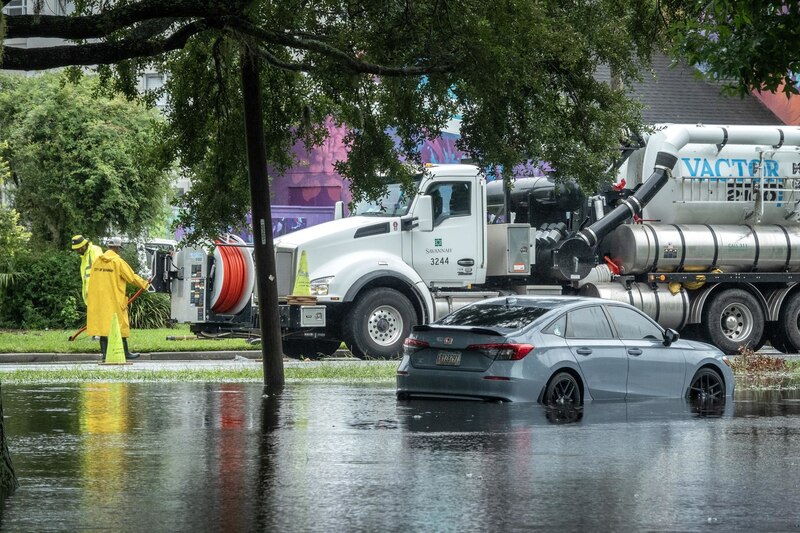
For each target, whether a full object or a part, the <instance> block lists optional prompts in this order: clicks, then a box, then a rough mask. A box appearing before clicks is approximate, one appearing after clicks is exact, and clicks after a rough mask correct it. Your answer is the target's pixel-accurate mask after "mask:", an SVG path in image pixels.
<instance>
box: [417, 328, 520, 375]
mask: <svg viewBox="0 0 800 533" xmlns="http://www.w3.org/2000/svg"><path fill="white" fill-rule="evenodd" d="M414 338H415V339H416V340H417V341H422V342H425V343H427V344H428V345H427V346H424V347H418V349H417V350H416V351H414V352H413V353H411V354H410V356H409V359H410V363H411V366H412V367H414V368H420V369H422V368H424V369H436V370H448V371H463V372H484V371H486V369H488V368H489V367H490V366H491V365H492V363H493V362H494V357H493V356H492V355H491V350H486V349H482V348H476V347H479V346H487V345H497V344H502V343H504V342H506V336H505V335H504V334H503V333H500V332H498V331H495V330H491V329H487V328H474V327H454V326H433V325H430V326H417V327H416V328H415V329H414Z"/></svg>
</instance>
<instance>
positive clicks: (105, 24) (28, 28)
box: [6, 0, 246, 39]
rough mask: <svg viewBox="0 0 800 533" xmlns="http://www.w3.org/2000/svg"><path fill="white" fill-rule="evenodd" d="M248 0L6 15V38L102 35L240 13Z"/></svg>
mask: <svg viewBox="0 0 800 533" xmlns="http://www.w3.org/2000/svg"><path fill="white" fill-rule="evenodd" d="M245 3H246V2H243V1H241V0H236V1H224V0H210V1H203V0H171V1H168V2H165V1H164V0H141V1H139V2H134V3H131V4H126V5H122V6H118V7H111V8H109V9H107V10H105V11H103V12H102V13H98V14H96V15H80V16H75V15H71V16H53V15H18V16H13V17H6V39H16V38H29V37H51V38H60V39H99V38H102V37H106V36H108V35H111V34H113V33H114V32H116V31H119V30H122V29H124V28H127V27H129V26H131V25H132V24H136V23H138V22H143V21H147V20H153V19H164V18H179V19H191V18H214V17H220V16H224V15H230V14H231V13H240V12H241V9H242V5H243V4H245Z"/></svg>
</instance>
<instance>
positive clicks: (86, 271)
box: [81, 242, 103, 305]
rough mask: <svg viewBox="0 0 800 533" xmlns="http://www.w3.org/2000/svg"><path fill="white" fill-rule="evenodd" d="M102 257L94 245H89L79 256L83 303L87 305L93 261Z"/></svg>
mask: <svg viewBox="0 0 800 533" xmlns="http://www.w3.org/2000/svg"><path fill="white" fill-rule="evenodd" d="M101 255H103V249H102V248H100V247H99V246H97V245H96V244H92V243H91V242H90V243H89V246H87V247H86V251H85V252H84V254H83V255H82V256H81V282H82V283H83V303H85V304H86V305H89V276H90V275H91V273H92V265H93V264H94V262H95V260H96V259H97V258H98V257H100V256H101Z"/></svg>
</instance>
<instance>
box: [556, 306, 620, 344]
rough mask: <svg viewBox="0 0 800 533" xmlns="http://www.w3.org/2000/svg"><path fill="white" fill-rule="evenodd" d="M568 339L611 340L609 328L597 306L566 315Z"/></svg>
mask: <svg viewBox="0 0 800 533" xmlns="http://www.w3.org/2000/svg"><path fill="white" fill-rule="evenodd" d="M566 333H567V334H566V337H567V338H568V339H612V338H614V335H613V334H612V333H611V326H609V325H608V319H606V314H605V313H604V312H603V310H602V309H601V308H600V307H599V306H592V307H581V308H580V309H575V310H574V311H570V312H569V313H567V332H566Z"/></svg>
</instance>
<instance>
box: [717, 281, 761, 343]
mask: <svg viewBox="0 0 800 533" xmlns="http://www.w3.org/2000/svg"><path fill="white" fill-rule="evenodd" d="M703 327H704V329H705V334H706V335H707V337H708V339H709V342H711V344H713V345H714V346H716V347H717V348H719V349H720V350H722V351H723V352H725V353H727V354H728V355H734V354H737V353H739V347H741V346H750V348H755V347H756V346H758V343H759V342H760V341H761V338H762V336H763V334H764V311H763V310H762V309H761V304H759V303H758V300H756V298H755V296H753V295H752V294H750V293H749V292H747V291H745V290H742V289H727V290H723V291H722V292H720V293H719V294H717V295H716V296H715V297H714V298H713V299H712V300H711V302H710V303H709V304H708V305H707V306H706V308H705V309H704V310H703Z"/></svg>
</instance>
